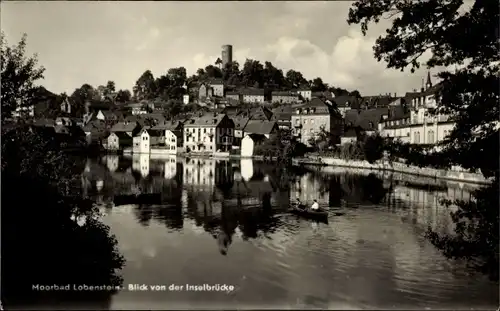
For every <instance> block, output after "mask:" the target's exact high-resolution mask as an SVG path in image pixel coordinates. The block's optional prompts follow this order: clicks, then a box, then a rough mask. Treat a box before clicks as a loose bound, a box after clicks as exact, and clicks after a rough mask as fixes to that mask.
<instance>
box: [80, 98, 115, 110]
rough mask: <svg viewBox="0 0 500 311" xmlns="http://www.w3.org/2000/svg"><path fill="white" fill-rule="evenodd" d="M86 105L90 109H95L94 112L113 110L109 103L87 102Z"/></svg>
mask: <svg viewBox="0 0 500 311" xmlns="http://www.w3.org/2000/svg"><path fill="white" fill-rule="evenodd" d="M85 104H86V105H88V106H89V108H90V109H93V110H109V109H111V105H110V104H109V103H106V102H102V101H98V100H92V101H87V102H85Z"/></svg>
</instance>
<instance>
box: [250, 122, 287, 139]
mask: <svg viewBox="0 0 500 311" xmlns="http://www.w3.org/2000/svg"><path fill="white" fill-rule="evenodd" d="M278 131H279V127H278V124H277V123H276V122H275V121H260V120H250V121H248V123H247V125H246V126H245V128H244V129H243V132H244V133H243V136H246V135H250V134H256V135H263V136H264V137H266V138H267V139H269V138H271V137H272V136H273V135H276V134H278Z"/></svg>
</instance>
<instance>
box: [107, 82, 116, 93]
mask: <svg viewBox="0 0 500 311" xmlns="http://www.w3.org/2000/svg"><path fill="white" fill-rule="evenodd" d="M115 91H116V86H115V82H114V81H108V83H106V90H105V92H104V96H106V95H108V94H110V93H114V92H115Z"/></svg>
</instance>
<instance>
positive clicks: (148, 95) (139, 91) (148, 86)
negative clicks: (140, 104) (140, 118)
mask: <svg viewBox="0 0 500 311" xmlns="http://www.w3.org/2000/svg"><path fill="white" fill-rule="evenodd" d="M155 96H156V85H155V78H154V76H153V74H152V73H151V70H146V71H145V72H144V73H143V74H142V75H141V76H140V77H139V79H138V80H137V82H136V83H135V88H134V97H135V98H136V99H137V100H143V99H153V98H154V97H155Z"/></svg>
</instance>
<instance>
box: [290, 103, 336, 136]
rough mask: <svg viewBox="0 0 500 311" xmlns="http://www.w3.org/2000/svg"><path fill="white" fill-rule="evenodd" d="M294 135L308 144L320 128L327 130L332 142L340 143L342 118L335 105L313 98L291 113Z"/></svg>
mask: <svg viewBox="0 0 500 311" xmlns="http://www.w3.org/2000/svg"><path fill="white" fill-rule="evenodd" d="M291 122H292V127H293V135H294V137H295V138H296V139H297V140H298V141H300V142H301V143H303V144H306V145H310V139H311V138H315V137H317V136H318V134H319V133H320V132H321V130H322V129H324V130H325V131H327V132H329V133H330V135H331V138H332V141H333V142H334V143H340V136H341V134H342V128H343V123H344V121H343V119H342V115H341V114H340V112H339V110H338V109H337V107H335V105H330V104H328V103H327V102H325V101H323V100H321V99H319V98H313V99H312V100H311V101H310V102H308V103H306V104H303V105H301V106H298V107H296V108H295V111H294V114H292V119H291Z"/></svg>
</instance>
